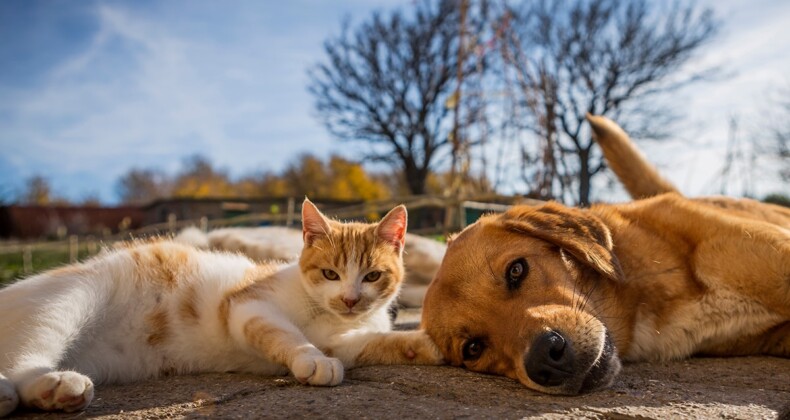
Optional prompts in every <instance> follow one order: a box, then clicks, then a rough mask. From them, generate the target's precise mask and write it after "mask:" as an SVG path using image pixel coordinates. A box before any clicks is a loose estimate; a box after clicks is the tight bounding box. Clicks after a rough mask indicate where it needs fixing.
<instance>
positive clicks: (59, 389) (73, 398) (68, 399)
mask: <svg viewBox="0 0 790 420" xmlns="http://www.w3.org/2000/svg"><path fill="white" fill-rule="evenodd" d="M20 397H21V399H22V402H23V403H24V404H25V405H27V406H30V407H37V408H40V409H42V410H47V411H54V410H63V411H65V412H67V413H70V412H73V411H79V410H82V409H84V408H85V407H87V406H88V404H90V402H91V400H93V382H91V380H90V378H88V377H87V376H85V375H82V374H79V373H77V372H68V371H66V372H50V373H47V374H44V375H41V376H39V377H37V378H35V379H33V380H32V381H31V382H29V383H28V384H26V385H25V386H24V387H23V388H22V390H21V393H20Z"/></svg>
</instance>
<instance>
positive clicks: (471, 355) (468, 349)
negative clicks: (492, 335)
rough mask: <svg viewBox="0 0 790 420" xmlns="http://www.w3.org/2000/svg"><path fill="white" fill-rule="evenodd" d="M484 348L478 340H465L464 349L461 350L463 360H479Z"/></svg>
mask: <svg viewBox="0 0 790 420" xmlns="http://www.w3.org/2000/svg"><path fill="white" fill-rule="evenodd" d="M485 347H486V346H485V344H484V343H483V341H482V340H480V339H478V338H473V339H471V340H467V341H466V342H465V343H464V349H463V356H464V360H477V359H479V358H480V355H481V354H483V350H484V349H485Z"/></svg>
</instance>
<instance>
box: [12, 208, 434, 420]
mask: <svg viewBox="0 0 790 420" xmlns="http://www.w3.org/2000/svg"><path fill="white" fill-rule="evenodd" d="M303 218H304V221H305V223H304V226H305V227H304V230H303V234H304V239H305V241H304V242H305V247H304V250H303V251H302V253H301V257H300V260H299V262H298V263H292V264H275V263H266V264H254V263H253V262H252V261H250V260H249V259H247V258H246V257H243V256H240V255H234V254H229V253H219V252H209V251H203V250H198V249H195V248H193V247H189V246H184V245H180V244H177V243H173V242H170V241H158V242H157V241H147V242H138V243H134V244H129V245H124V246H119V247H115V248H114V249H113V250H109V251H105V252H103V253H102V254H100V255H99V256H97V257H95V258H93V259H91V260H89V261H87V262H85V263H83V264H79V265H74V266H70V267H67V268H61V269H58V270H53V271H50V272H46V273H43V274H40V275H37V276H34V277H31V278H29V279H26V280H22V281H19V282H17V283H16V284H14V285H11V286H9V287H7V288H5V289H2V290H0V337H2V340H0V415H5V414H8V413H9V412H11V411H12V410H13V409H14V408H15V407H16V405H17V404H18V403H21V404H23V405H25V406H30V407H38V408H41V409H43V410H64V411H77V410H81V409H83V408H84V407H86V406H87V405H88V404H89V403H90V401H91V399H92V398H93V385H94V383H109V382H129V381H134V380H140V379H146V378H153V377H157V376H163V375H168V374H183V373H191V372H227V371H242V372H250V373H259V374H264V375H275V374H286V373H288V372H290V373H292V374H293V375H294V377H295V378H297V379H298V380H299V381H301V382H303V383H307V384H311V385H327V386H333V385H337V384H339V383H340V382H341V381H342V380H343V374H344V368H350V367H353V366H363V365H369V364H400V363H409V364H439V363H442V358H441V355H440V353H439V352H438V349H437V348H436V346H435V345H434V344H433V342H432V341H430V339H429V338H428V336H427V335H426V334H424V333H423V332H422V331H407V332H391V331H390V328H391V325H390V320H389V315H388V313H387V310H388V308H389V306H390V305H391V303H392V302H393V300H394V299H395V298H396V297H397V294H398V291H399V288H400V284H401V283H402V279H403V263H402V251H403V244H404V242H403V241H404V239H403V238H404V234H405V231H406V209H405V208H404V207H402V206H400V207H396V208H395V209H393V210H392V211H391V212H390V213H389V214H388V215H387V216H385V217H384V218H383V219H382V221H381V222H379V223H378V224H364V223H340V222H336V221H332V220H329V219H327V218H325V217H324V216H323V215H322V214H321V213H320V212H319V211H318V209H317V208H315V206H313V204H312V203H310V202H309V201H307V200H305V203H304V205H303Z"/></svg>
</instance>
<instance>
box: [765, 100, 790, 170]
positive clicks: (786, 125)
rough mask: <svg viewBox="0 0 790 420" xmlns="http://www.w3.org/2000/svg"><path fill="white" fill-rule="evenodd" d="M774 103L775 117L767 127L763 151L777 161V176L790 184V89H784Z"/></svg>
mask: <svg viewBox="0 0 790 420" xmlns="http://www.w3.org/2000/svg"><path fill="white" fill-rule="evenodd" d="M780 95H781V97H780V98H779V99H778V100H777V101H776V110H777V111H776V114H777V117H776V118H775V119H774V120H773V121H772V122H771V123H770V125H769V127H768V131H769V141H768V143H767V146H766V147H765V151H766V152H767V153H768V154H769V155H770V156H772V157H774V158H775V159H777V160H778V161H779V176H780V177H781V179H782V181H784V182H790V88H785V89H784V90H782V91H781V93H780Z"/></svg>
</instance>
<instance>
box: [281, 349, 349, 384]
mask: <svg viewBox="0 0 790 420" xmlns="http://www.w3.org/2000/svg"><path fill="white" fill-rule="evenodd" d="M291 372H293V374H294V376H295V377H296V379H297V380H298V381H299V382H301V383H303V384H310V385H320V386H335V385H338V384H340V383H341V382H343V364H342V363H340V360H338V359H335V358H333V357H326V356H324V355H320V356H318V355H312V354H307V355H301V356H297V357H296V358H295V359H294V361H293V364H292V365H291Z"/></svg>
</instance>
